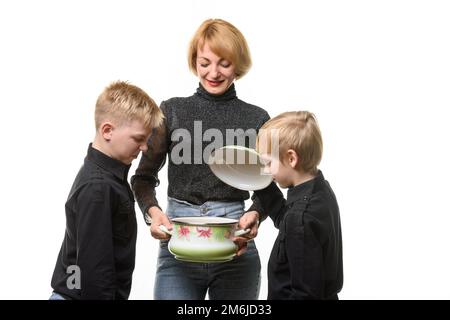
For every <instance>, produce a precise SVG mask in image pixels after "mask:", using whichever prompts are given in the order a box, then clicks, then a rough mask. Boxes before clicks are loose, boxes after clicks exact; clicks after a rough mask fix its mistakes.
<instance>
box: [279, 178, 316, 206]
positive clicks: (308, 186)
mask: <svg viewBox="0 0 450 320" xmlns="http://www.w3.org/2000/svg"><path fill="white" fill-rule="evenodd" d="M323 182H324V177H323V174H322V171H320V170H318V173H317V176H316V177H315V178H314V179H311V180H309V181H306V182H303V183H301V184H299V185H296V186H295V187H291V188H289V189H288V192H287V200H286V204H287V205H288V204H290V203H292V202H296V201H308V200H309V198H310V197H311V195H312V194H313V192H314V189H315V187H316V186H317V185H319V184H321V183H323Z"/></svg>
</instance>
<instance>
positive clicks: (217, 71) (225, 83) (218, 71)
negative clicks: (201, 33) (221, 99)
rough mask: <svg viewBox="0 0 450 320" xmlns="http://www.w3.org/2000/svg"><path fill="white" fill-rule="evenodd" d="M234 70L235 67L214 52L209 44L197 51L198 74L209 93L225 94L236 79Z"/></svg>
mask: <svg viewBox="0 0 450 320" xmlns="http://www.w3.org/2000/svg"><path fill="white" fill-rule="evenodd" d="M234 70H235V67H234V65H233V64H232V63H231V62H230V61H228V60H225V59H224V58H222V57H219V56H218V55H216V54H215V53H214V52H212V51H211V49H210V48H209V45H208V43H205V44H204V46H203V48H201V47H199V48H198V49H197V74H198V77H199V79H200V83H201V84H202V86H203V87H204V88H205V89H206V91H208V92H209V93H211V94H215V95H219V94H222V93H224V92H225V91H226V90H227V89H228V88H229V87H230V86H231V84H232V83H233V81H234V79H235V78H236V74H235V73H234Z"/></svg>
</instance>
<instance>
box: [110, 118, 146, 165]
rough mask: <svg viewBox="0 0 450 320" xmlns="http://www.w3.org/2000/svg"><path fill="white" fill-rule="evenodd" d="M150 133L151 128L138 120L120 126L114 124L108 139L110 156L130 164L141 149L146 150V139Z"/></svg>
mask: <svg viewBox="0 0 450 320" xmlns="http://www.w3.org/2000/svg"><path fill="white" fill-rule="evenodd" d="M150 133H151V129H150V128H147V127H145V126H144V124H143V122H142V121H140V120H132V121H130V122H125V123H123V124H122V125H121V126H114V127H113V128H112V129H111V132H110V139H109V153H110V156H111V158H113V159H116V160H119V161H121V162H123V163H124V164H127V165H128V164H131V162H132V161H133V160H134V159H136V158H137V157H138V156H139V153H140V152H141V151H144V152H145V151H147V140H148V138H149V136H150Z"/></svg>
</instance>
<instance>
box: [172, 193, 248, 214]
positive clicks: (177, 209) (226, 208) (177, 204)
mask: <svg viewBox="0 0 450 320" xmlns="http://www.w3.org/2000/svg"><path fill="white" fill-rule="evenodd" d="M244 207H245V204H244V201H233V202H226V201H207V202H205V203H203V204H201V205H196V204H192V203H189V202H187V201H184V200H179V199H175V198H171V197H168V201H167V210H166V213H167V215H168V216H169V218H176V217H227V218H232V219H239V218H240V217H241V215H242V214H243V213H244Z"/></svg>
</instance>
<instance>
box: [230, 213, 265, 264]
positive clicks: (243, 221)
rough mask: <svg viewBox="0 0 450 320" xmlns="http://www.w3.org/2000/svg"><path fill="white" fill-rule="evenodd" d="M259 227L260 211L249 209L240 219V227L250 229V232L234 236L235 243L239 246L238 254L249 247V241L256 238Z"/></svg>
mask: <svg viewBox="0 0 450 320" xmlns="http://www.w3.org/2000/svg"><path fill="white" fill-rule="evenodd" d="M258 227H259V213H258V211H248V212H246V213H244V214H243V215H242V217H241V218H240V219H239V228H241V229H243V230H245V229H250V232H248V233H246V234H243V235H242V236H240V237H235V238H233V241H234V243H235V244H236V245H237V246H238V251H237V255H238V256H239V255H241V254H243V253H244V252H245V250H246V249H247V241H249V240H251V239H253V238H255V237H256V236H257V235H258Z"/></svg>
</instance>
